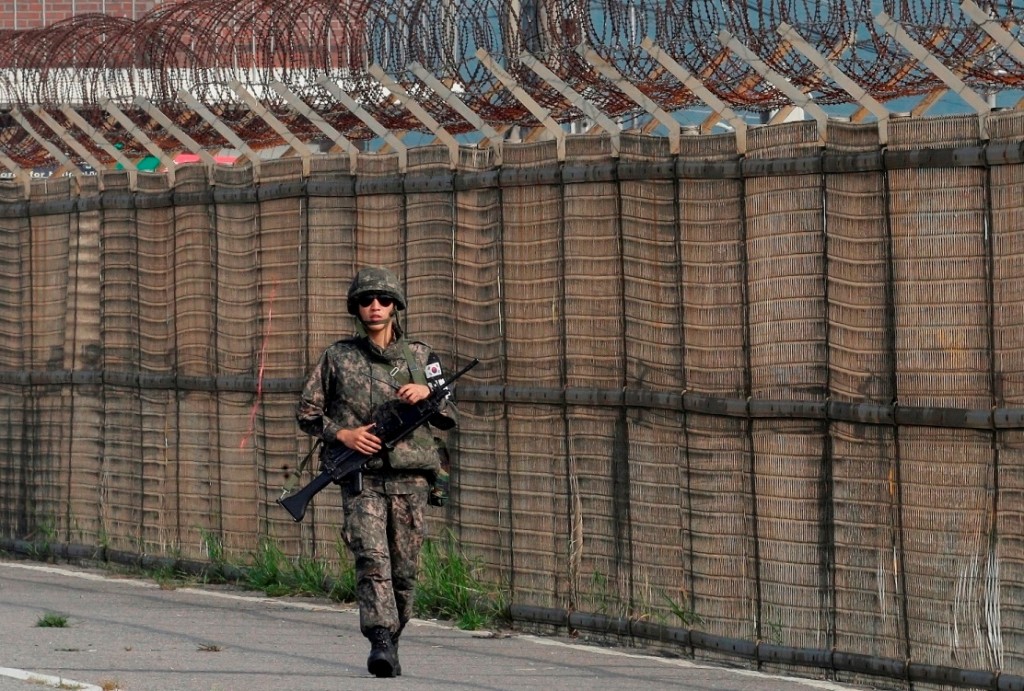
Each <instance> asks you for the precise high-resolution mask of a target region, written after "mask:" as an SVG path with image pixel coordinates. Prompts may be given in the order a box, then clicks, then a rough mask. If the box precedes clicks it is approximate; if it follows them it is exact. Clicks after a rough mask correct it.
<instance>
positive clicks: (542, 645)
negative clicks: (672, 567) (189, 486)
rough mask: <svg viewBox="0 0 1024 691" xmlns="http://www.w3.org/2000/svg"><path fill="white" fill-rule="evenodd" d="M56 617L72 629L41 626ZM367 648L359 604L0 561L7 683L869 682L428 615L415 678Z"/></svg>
mask: <svg viewBox="0 0 1024 691" xmlns="http://www.w3.org/2000/svg"><path fill="white" fill-rule="evenodd" d="M47 615H57V616H58V617H65V618H66V620H67V624H66V626H64V627H45V626H39V624H40V622H41V620H43V619H45V618H46V617H47ZM368 650H369V646H368V643H367V641H366V639H365V638H363V637H362V636H361V635H360V633H359V614H358V612H357V611H356V610H355V609H354V608H353V607H351V606H350V605H343V604H337V603H332V602H329V601H326V600H315V599H310V598H268V597H262V596H260V595H259V594H254V593H252V592H250V591H245V590H239V589H236V588H231V587H223V586H201V587H196V588H192V587H189V588H177V589H162V588H161V587H160V586H159V585H158V584H156V583H154V582H152V581H149V580H145V579H139V578H125V577H117V576H112V575H110V574H108V573H106V572H103V571H100V570H95V569H90V568H85V567H78V566H66V565H58V566H53V565H46V564H41V563H37V562H28V561H17V560H9V559H0V691H33V690H36V691H38V690H39V689H45V688H48V687H49V688H60V689H79V690H80V691H99V690H103V691H113V690H114V689H122V690H123V691H243V690H244V691H270V690H276V689H280V690H281V691H320V690H327V689H330V690H332V691H334V690H336V689H363V688H371V687H372V688H377V689H379V688H382V687H383V686H392V687H396V688H397V687H401V688H402V689H407V690H417V691H418V690H426V689H436V688H445V689H465V690H480V691H483V690H489V689H544V690H545V691H561V690H566V691H568V690H569V689H572V690H573V691H576V690H577V689H586V691H603V690H606V689H607V690H615V691H622V690H623V689H634V688H636V689H644V690H647V689H674V690H677V691H679V690H682V691H686V690H689V689H712V690H716V691H755V690H757V691H783V690H786V691H789V690H793V689H796V690H797V691H799V690H800V689H806V690H810V689H834V690H838V689H853V688H856V687H852V686H845V685H842V684H836V683H832V682H827V681H816V680H811V679H796V678H790V677H779V676H772V675H766V674H761V673H758V672H755V671H753V670H748V669H731V668H727V667H716V666H713V665H709V664H700V663H693V662H690V661H687V660H682V659H676V658H667V657H658V656H655V655H646V654H641V653H639V652H637V651H636V650H634V649H624V648H608V647H600V646H594V645H586V644H578V643H575V642H574V641H573V640H572V639H570V638H567V637H539V636H531V635H524V634H521V633H515V632H510V633H509V632H504V633H491V632H471V631H461V630H459V629H456V628H454V627H452V626H449V625H447V624H445V623H441V622H433V621H424V620H414V621H412V622H410V624H409V626H408V628H407V629H406V631H405V632H404V633H403V635H402V645H401V659H402V668H403V676H402V677H400V678H397V679H376V678H374V677H372V676H371V675H369V674H368V673H367V671H366V655H367V652H368Z"/></svg>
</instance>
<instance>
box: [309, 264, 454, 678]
mask: <svg viewBox="0 0 1024 691" xmlns="http://www.w3.org/2000/svg"><path fill="white" fill-rule="evenodd" d="M405 306H406V301H405V294H404V292H403V291H402V286H401V284H400V283H399V282H398V279H397V278H396V276H395V275H394V274H393V273H392V272H391V271H389V270H388V269H385V268H364V269H361V270H360V271H359V272H358V273H357V274H356V277H355V278H354V279H353V280H352V284H351V286H350V287H349V290H348V311H349V313H350V314H352V315H354V316H355V317H356V331H357V333H356V335H355V336H353V337H351V338H346V339H343V340H340V341H338V342H336V343H334V344H333V345H331V346H330V347H329V348H327V350H325V351H324V352H323V354H322V355H321V356H320V360H319V361H318V362H317V364H316V367H314V368H313V370H312V372H311V373H310V375H309V377H308V378H307V379H306V383H305V386H304V387H303V390H302V396H301V398H300V400H299V404H298V408H297V411H296V418H297V419H298V423H299V427H300V428H301V429H302V431H303V432H305V433H306V434H309V435H312V436H314V437H317V438H319V439H322V440H323V441H324V443H325V446H326V445H327V444H343V445H344V446H346V447H348V448H350V449H355V450H356V451H358V452H359V453H361V454H363V455H365V456H371V457H372V458H371V459H370V460H369V461H368V462H367V463H366V465H365V467H364V469H363V471H362V473H358V474H356V476H354V479H352V481H349V479H348V478H346V480H345V481H344V483H343V484H342V501H343V505H344V510H345V521H344V526H343V528H342V537H343V538H344V540H345V544H347V545H348V547H349V549H350V550H351V551H352V554H353V555H354V556H355V562H356V564H355V565H356V597H357V600H358V603H359V626H360V630H361V631H362V633H363V635H364V636H366V637H367V638H368V639H369V640H370V656H369V658H368V659H367V661H366V665H367V669H368V670H369V671H370V673H371V674H373V675H375V676H377V677H394V676H399V675H401V673H402V666H401V663H400V662H399V660H398V638H399V636H400V635H401V633H402V629H403V628H404V627H405V624H406V622H408V621H409V619H410V618H411V616H412V605H413V589H414V586H415V582H416V572H417V564H418V557H419V551H420V547H421V546H422V544H423V537H424V527H425V526H424V517H423V511H424V505H425V504H426V503H427V493H428V489H429V488H430V485H431V482H432V481H433V480H434V479H435V478H436V476H437V473H438V471H439V470H440V465H439V462H440V456H439V453H438V447H437V443H436V441H435V439H434V435H433V433H431V431H430V430H429V429H428V426H427V425H424V426H422V427H420V428H418V429H417V430H416V431H415V432H414V433H413V434H412V435H410V436H409V437H407V438H406V439H404V440H403V441H401V442H399V443H398V444H397V445H395V447H394V448H393V449H391V450H390V451H389V450H388V449H386V448H384V447H383V446H382V444H381V440H380V439H379V438H378V437H377V436H375V435H374V428H373V423H372V422H371V418H372V416H373V412H374V410H375V409H376V408H377V407H378V406H379V405H380V404H381V403H384V402H385V401H387V400H390V399H393V398H395V397H397V398H398V399H399V400H401V401H403V402H405V403H410V404H412V403H416V402H417V401H421V400H423V399H424V398H426V397H427V396H429V395H430V391H431V389H432V388H433V387H434V386H437V385H441V384H443V382H444V380H443V378H442V372H441V365H440V362H439V361H438V359H437V357H436V356H435V355H434V354H433V352H431V350H430V347H429V346H427V345H426V344H425V343H422V342H421V341H414V340H409V339H407V338H406V337H405V336H404V334H403V332H402V327H401V325H400V324H399V322H398V319H397V313H398V312H399V311H401V310H404V309H405ZM454 414H455V410H454V406H452V405H451V403H450V402H446V403H445V407H443V408H442V412H441V414H440V415H438V416H435V418H434V419H432V420H431V424H433V425H435V426H437V427H439V428H441V429H448V428H451V427H453V426H454V425H455V417H454Z"/></svg>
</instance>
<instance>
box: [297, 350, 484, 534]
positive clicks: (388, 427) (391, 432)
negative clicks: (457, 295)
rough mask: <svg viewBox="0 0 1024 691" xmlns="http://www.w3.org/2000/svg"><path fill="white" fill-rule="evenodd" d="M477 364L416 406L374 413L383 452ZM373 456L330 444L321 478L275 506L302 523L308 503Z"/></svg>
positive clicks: (390, 405) (432, 411)
mask: <svg viewBox="0 0 1024 691" xmlns="http://www.w3.org/2000/svg"><path fill="white" fill-rule="evenodd" d="M479 362H480V361H479V360H477V359H476V358H473V361H472V362H470V363H469V364H468V365H466V366H465V367H463V368H462V369H460V370H459V371H458V372H456V373H455V374H454V375H453V376H452V377H451V378H450V379H448V380H447V381H446V382H445V383H444V384H443V385H441V386H439V387H437V388H436V389H433V390H431V392H430V395H429V396H427V397H426V398H424V399H423V400H422V401H420V402H418V403H412V404H410V403H403V402H401V401H399V400H391V401H387V402H386V403H383V404H381V405H380V407H378V408H377V410H375V411H374V412H373V419H372V422H373V433H374V434H375V435H376V436H377V437H378V438H379V439H380V440H381V443H382V444H383V448H385V449H387V450H389V451H390V450H391V449H393V448H395V445H396V444H397V443H398V442H400V441H402V440H403V439H405V438H406V437H407V436H409V435H410V434H412V433H413V431H414V430H416V429H417V428H419V427H421V426H423V425H424V424H425V423H427V422H429V421H430V419H431V418H432V417H434V416H435V415H437V414H438V413H439V412H440V410H441V404H442V403H443V402H444V400H445V399H446V398H447V397H448V395H449V394H450V393H451V388H450V387H451V385H452V383H453V382H454V381H455V380H456V379H458V378H459V377H461V376H462V375H463V374H465V373H466V372H468V371H469V370H471V369H473V368H474V367H476V365H477V364H478V363H479ZM370 458H372V456H364V455H363V454H361V453H359V452H358V451H356V450H355V449H350V448H348V447H346V446H344V445H343V444H339V443H330V444H328V445H327V447H326V450H325V453H324V465H323V469H322V470H321V471H320V474H319V475H317V476H316V477H314V478H313V479H312V480H310V481H309V484H308V485H306V486H305V487H303V488H302V489H300V490H298V491H296V492H295V493H294V494H289V495H288V496H286V497H281V498H280V499H278V500H277V503H278V504H280V505H281V506H283V507H284V508H285V510H286V511H288V513H290V514H291V516H292V518H294V519H295V520H296V521H301V520H302V517H303V516H305V515H306V506H308V505H309V502H310V500H312V499H313V497H314V496H316V494H317V493H318V492H319V491H320V490H322V489H323V488H324V487H327V485H329V484H331V483H332V482H340V481H341V480H344V479H345V478H346V477H348V476H349V475H351V474H352V473H355V472H358V471H360V470H362V468H363V466H364V465H365V464H366V462H367V461H369V460H370Z"/></svg>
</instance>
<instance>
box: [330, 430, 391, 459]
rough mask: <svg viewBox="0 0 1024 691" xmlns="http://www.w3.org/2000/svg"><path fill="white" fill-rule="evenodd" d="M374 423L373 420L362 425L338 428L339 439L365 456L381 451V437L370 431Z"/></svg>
mask: <svg viewBox="0 0 1024 691" xmlns="http://www.w3.org/2000/svg"><path fill="white" fill-rule="evenodd" d="M373 424H374V423H372V422H371V423H370V424H368V425H363V426H362V427H353V428H351V429H342V430H338V434H337V439H338V441H340V442H341V443H342V444H344V445H345V446H347V447H348V448H350V449H352V450H353V451H358V452H359V453H361V454H363V455H364V456H372V455H374V454H375V453H377V452H378V451H380V447H381V443H380V439H379V438H377V436H376V435H375V434H374V433H373V432H371V431H370V430H372V429H373Z"/></svg>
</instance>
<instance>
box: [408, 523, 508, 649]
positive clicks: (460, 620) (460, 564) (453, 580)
mask: <svg viewBox="0 0 1024 691" xmlns="http://www.w3.org/2000/svg"><path fill="white" fill-rule="evenodd" d="M479 571H480V566H479V563H478V562H476V561H474V560H472V559H470V558H469V557H467V556H466V554H465V553H464V552H463V551H462V550H461V549H460V548H459V545H458V542H457V540H456V539H455V535H454V534H453V533H452V532H451V531H450V530H448V531H446V532H445V534H444V535H443V536H442V537H441V538H439V539H434V540H427V541H426V542H425V543H424V545H423V550H422V551H421V552H420V578H419V583H418V585H417V588H416V599H415V602H414V609H415V611H416V613H417V614H418V615H419V616H424V617H438V618H441V619H449V620H452V621H454V622H455V623H456V625H457V626H458V627H459V628H461V629H466V630H469V631H473V630H476V629H480V628H484V627H485V626H489V625H492V624H494V623H495V622H497V621H499V620H502V619H506V618H507V606H506V598H505V597H504V596H503V595H502V594H501V591H500V590H499V589H498V588H495V587H493V586H490V585H487V584H485V583H484V582H483V581H482V580H481V579H480V577H479Z"/></svg>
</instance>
